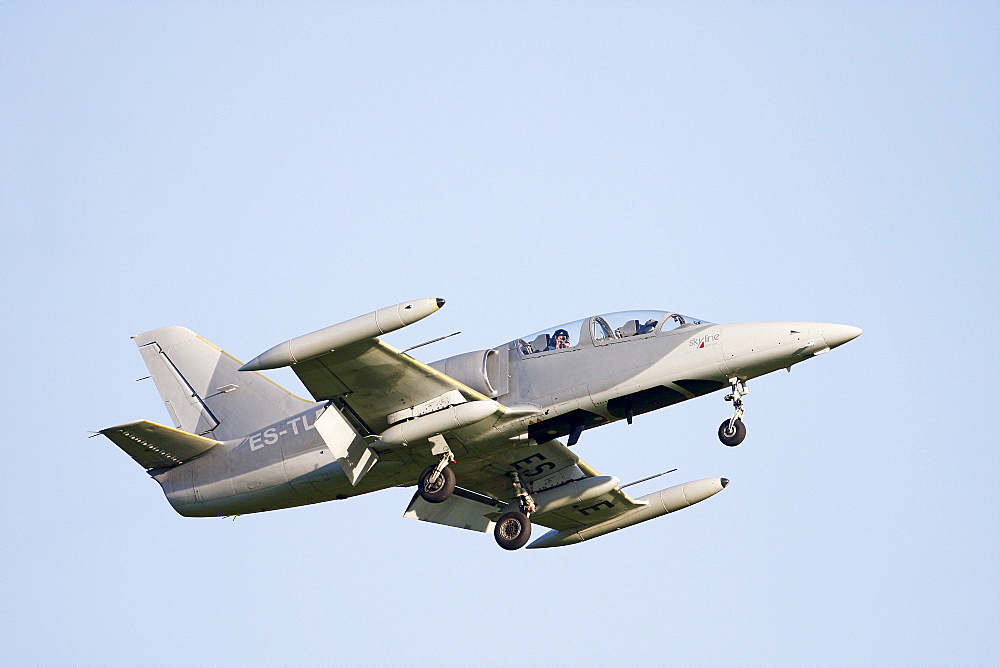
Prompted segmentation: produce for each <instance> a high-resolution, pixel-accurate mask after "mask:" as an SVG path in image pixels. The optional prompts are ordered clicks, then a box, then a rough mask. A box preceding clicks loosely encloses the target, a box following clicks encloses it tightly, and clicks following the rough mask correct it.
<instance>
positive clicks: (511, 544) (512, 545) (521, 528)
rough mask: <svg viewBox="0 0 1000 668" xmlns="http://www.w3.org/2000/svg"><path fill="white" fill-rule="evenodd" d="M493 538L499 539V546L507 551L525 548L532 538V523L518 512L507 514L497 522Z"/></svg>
mask: <svg viewBox="0 0 1000 668" xmlns="http://www.w3.org/2000/svg"><path fill="white" fill-rule="evenodd" d="M493 537H494V538H496V539H497V545H499V546H500V547H502V548H503V549H505V550H516V549H518V548H520V547H524V544H525V543H527V542H528V539H529V538H531V521H530V520H529V519H528V516H527V515H525V514H524V513H519V512H517V511H516V510H515V511H512V512H509V513H505V514H503V515H501V516H500V519H498V520H497V525H496V526H495V527H494V528H493Z"/></svg>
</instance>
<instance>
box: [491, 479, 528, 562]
mask: <svg viewBox="0 0 1000 668" xmlns="http://www.w3.org/2000/svg"><path fill="white" fill-rule="evenodd" d="M511 480H512V481H513V483H514V494H515V496H516V497H517V504H518V507H519V508H520V510H519V511H518V510H512V511H510V512H509V513H504V514H503V515H501V516H500V519H498V520H497V524H496V527H494V529H493V537H494V538H496V540H497V545H499V546H500V547H502V548H503V549H505V550H516V549H518V548H521V547H524V545H525V543H527V542H528V539H529V538H531V520H529V519H528V517H529V516H530V515H531V513H532V512H533V511H534V510H535V508H536V507H537V506H536V505H535V500H534V499H532V498H531V495H530V494H528V492H527V491H525V489H524V487H523V486H522V485H521V478H520V477H519V476H518V475H517V473H516V472H513V473H511Z"/></svg>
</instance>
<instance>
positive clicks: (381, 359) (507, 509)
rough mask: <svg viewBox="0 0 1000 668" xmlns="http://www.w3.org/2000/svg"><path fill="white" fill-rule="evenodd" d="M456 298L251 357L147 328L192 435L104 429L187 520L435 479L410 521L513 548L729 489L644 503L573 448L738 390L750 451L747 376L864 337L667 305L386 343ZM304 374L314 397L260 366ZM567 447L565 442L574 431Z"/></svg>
mask: <svg viewBox="0 0 1000 668" xmlns="http://www.w3.org/2000/svg"><path fill="white" fill-rule="evenodd" d="M444 303H445V302H444V300H443V299H435V298H429V299H418V300H415V301H409V302H403V303H401V304H397V305H395V306H389V307H386V308H383V309H380V310H378V311H374V312H372V313H369V314H367V315H364V316H360V317H358V318H354V319H352V320H347V321H345V322H342V323H340V324H337V325H333V326H331V327H327V328H325V329H321V330H319V331H316V332H313V333H311V334H306V335H304V336H299V337H297V338H294V339H291V340H289V341H285V342H284V343H281V344H279V345H276V346H274V347H272V348H270V349H268V350H267V351H265V352H263V353H261V354H260V355H258V356H257V357H255V358H254V359H253V360H251V361H250V362H248V363H246V364H243V363H241V362H239V361H237V360H236V359H235V358H234V357H232V356H231V355H229V354H228V353H226V352H224V351H222V350H221V349H219V348H217V347H215V346H214V345H212V344H211V343H209V342H208V341H206V340H205V339H203V338H201V337H200V336H198V335H197V334H195V333H194V332H192V331H190V330H188V329H185V328H183V327H164V328H161V329H155V330H152V331H149V332H146V333H145V334H140V335H138V336H135V337H133V338H134V340H135V342H136V345H137V346H138V347H139V351H140V353H141V354H142V357H143V360H144V361H145V363H146V365H147V367H148V368H149V372H150V375H151V377H152V379H153V381H154V382H155V384H156V387H157V390H158V391H159V393H160V395H161V397H162V399H163V401H164V403H165V404H166V407H167V411H168V413H169V414H170V417H171V419H172V420H173V423H174V428H171V427H167V426H164V425H160V424H157V423H154V422H149V421H145V420H143V421H138V422H131V423H128V424H123V425H119V426H117V427H110V428H108V429H104V430H102V432H101V433H103V434H104V435H106V436H107V437H108V438H109V439H111V440H112V441H113V442H114V443H115V444H116V445H118V446H119V447H120V448H121V449H122V450H124V451H125V452H126V453H127V454H128V455H130V456H131V457H132V458H133V459H135V461H136V462H138V463H139V464H140V465H141V466H142V467H143V468H145V469H146V471H147V472H148V474H149V475H150V476H151V477H152V478H153V479H154V480H156V482H158V483H159V484H160V486H161V487H162V489H163V492H164V494H165V495H166V497H167V500H168V501H169V502H170V504H171V506H173V508H174V509H175V510H176V511H177V512H178V513H180V514H181V515H184V516H187V517H219V516H229V515H241V514H245V513H256V512H263V511H267V510H276V509H279V508H289V507H293V506H301V505H306V504H311V503H319V502H323V501H330V500H334V499H346V498H348V497H352V496H356V495H359V494H365V493H368V492H374V491H377V490H381V489H386V488H389V487H396V486H403V487H408V486H413V485H416V486H417V491H416V493H415V494H414V495H413V498H412V500H411V501H410V504H409V506H408V507H407V508H406V511H405V513H404V516H405V517H409V518H414V519H419V520H424V521H428V522H436V523H439V524H445V525H449V526H454V527H460V528H464V529H470V530H475V531H481V532H490V531H491V530H492V531H493V534H494V537H495V539H496V541H497V543H498V544H499V545H500V546H501V547H502V548H504V549H507V550H516V549H518V548H520V547H522V546H524V545H525V544H526V543H527V541H528V539H529V536H530V534H531V525H532V524H533V523H534V524H539V525H542V526H545V527H547V528H548V529H549V531H548V533H546V534H544V535H542V536H541V537H540V538H538V539H537V540H535V541H534V542H533V543H532V544H531V545H530V546H529V547H531V548H541V547H556V546H561V545H569V544H572V543H577V542H580V541H584V540H589V539H591V538H595V537H597V536H601V535H604V534H607V533H609V532H612V531H616V530H618V529H622V528H625V527H628V526H632V525H635V524H638V523H640V522H645V521H646V520H650V519H653V518H655V517H659V516H661V515H664V514H667V513H670V512H674V511H677V510H680V509H682V508H685V507H687V506H690V505H692V504H694V503H697V502H699V501H702V500H704V499H706V498H708V497H710V496H712V495H714V494H716V493H718V492H720V491H721V490H722V489H723V488H724V487H725V486H726V484H727V483H728V480H727V479H726V478H708V479H705V480H696V481H692V482H687V483H684V484H681V485H676V486H673V487H670V488H667V489H664V490H661V491H658V492H655V493H653V494H648V495H646V496H642V497H639V498H633V497H631V496H629V494H628V493H627V492H625V491H624V487H627V485H621V484H620V481H619V479H618V478H616V477H613V476H606V475H600V474H598V473H597V471H595V470H594V469H593V468H591V467H590V466H589V465H587V464H586V463H585V462H583V461H582V460H581V459H580V458H579V457H577V456H576V455H575V454H574V453H573V452H572V451H571V450H570V447H572V446H574V445H576V443H577V442H578V441H579V440H580V437H581V435H582V434H583V432H584V431H586V430H588V429H592V428H594V427H599V426H601V425H605V424H609V423H611V422H615V421H618V420H626V421H628V422H629V423H631V422H632V419H633V418H634V417H635V416H636V415H641V414H643V413H648V412H650V411H653V410H656V409H658V408H664V407H666V406H671V405H673V404H677V403H680V402H682V401H686V400H688V399H691V398H694V397H698V396H701V395H705V394H709V393H712V392H716V391H719V390H726V389H728V395H727V396H726V400H727V401H729V402H731V403H732V414H731V415H730V417H728V418H727V419H726V420H725V421H724V422H723V423H722V424H721V425H720V427H719V431H718V435H719V438H720V440H721V441H722V442H723V443H724V444H726V445H729V446H735V445H738V444H739V443H740V442H742V441H743V439H744V437H745V435H746V428H745V426H744V424H743V416H744V411H745V406H744V399H743V397H744V395H745V394H746V392H747V381H749V380H750V379H753V378H756V377H758V376H761V375H763V374H766V373H771V372H772V371H776V370H779V369H784V368H787V369H789V370H790V369H791V366H792V365H794V364H798V363H799V362H802V361H804V360H807V359H812V358H813V357H815V356H817V355H821V354H823V353H826V352H828V351H830V350H831V349H832V348H836V347H837V346H840V345H842V344H844V343H846V342H848V341H850V340H851V339H854V338H855V337H857V336H858V335H860V334H861V330H860V329H858V328H857V327H851V326H849V325H837V324H829V323H818V322H758V323H742V324H715V323H711V322H707V321H704V320H701V319H699V318H692V317H689V316H686V315H682V314H679V313H674V312H669V311H625V312H618V313H608V314H603V315H595V316H591V317H587V318H583V319H581V320H577V321H574V322H571V323H566V324H562V325H557V326H555V327H549V328H547V329H544V330H541V331H539V332H535V333H533V334H530V335H528V336H524V337H521V338H517V339H514V340H513V341H510V342H509V343H505V344H503V345H500V346H497V347H495V348H487V349H484V350H477V351H474V352H468V353H464V354H461V355H457V356H454V357H449V358H447V359H443V360H440V361H438V362H434V363H433V364H429V365H428V364H424V363H422V362H420V361H418V360H417V359H415V358H414V357H412V356H411V355H409V354H407V350H411V349H407V350H404V351H400V350H397V349H396V348H394V347H392V346H390V345H388V344H386V343H385V342H383V341H381V340H380V339H379V338H378V337H379V336H381V335H383V334H386V333H388V332H392V331H395V330H398V329H401V328H403V327H405V326H407V325H409V324H412V323H414V322H416V321H418V320H421V319H422V318H425V317H427V316H429V315H431V314H432V313H434V312H435V311H437V310H438V309H440V308H441V307H442V306H443V305H444ZM280 367H291V369H292V370H293V371H294V372H295V374H296V375H297V376H298V378H299V379H300V380H301V381H302V383H303V385H304V386H305V388H306V390H307V391H308V392H309V394H310V395H311V396H312V400H305V399H301V398H299V397H297V396H295V395H293V394H292V393H290V392H288V391H287V390H285V389H284V388H282V387H280V386H278V385H277V384H275V383H273V382H272V381H270V380H269V379H268V378H267V377H266V376H264V375H263V374H261V373H260V372H261V371H265V370H268V369H276V368H280ZM563 437H565V438H566V441H565V444H564V443H563V442H561V441H560V440H558V439H560V438H563Z"/></svg>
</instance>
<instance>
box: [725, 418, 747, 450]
mask: <svg viewBox="0 0 1000 668" xmlns="http://www.w3.org/2000/svg"><path fill="white" fill-rule="evenodd" d="M746 437H747V428H746V427H745V426H744V425H743V420H737V421H736V423H735V424H734V425H733V429H731V430H730V429H729V420H726V421H725V422H723V423H722V424H721V425H720V426H719V440H720V441H722V443H723V444H724V445H728V446H729V447H731V448H732V447H734V446H737V445H739V444H740V443H742V442H743V439H744V438H746Z"/></svg>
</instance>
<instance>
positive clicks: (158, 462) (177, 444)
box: [101, 420, 219, 470]
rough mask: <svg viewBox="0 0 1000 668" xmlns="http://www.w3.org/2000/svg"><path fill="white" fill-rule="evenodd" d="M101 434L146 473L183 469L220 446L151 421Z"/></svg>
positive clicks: (134, 423) (215, 442) (127, 425)
mask: <svg viewBox="0 0 1000 668" xmlns="http://www.w3.org/2000/svg"><path fill="white" fill-rule="evenodd" d="M101 433H102V434H104V435H105V436H107V437H108V438H110V439H111V440H112V442H114V444H115V445H117V446H118V447H119V448H121V449H122V450H124V451H125V454H127V455H128V456H129V457H131V458H132V459H134V460H135V461H136V462H138V463H139V465H140V466H142V468H144V469H146V470H152V469H169V468H173V467H175V466H180V465H181V464H183V463H184V462H186V461H188V460H189V459H194V458H195V457H197V456H198V455H200V454H202V453H203V452H207V451H208V450H211V449H212V448H213V447H215V446H216V445H218V444H219V442H218V441H214V440H212V439H210V438H205V437H204V436H197V435H195V434H189V433H187V432H186V431H180V430H177V429H171V428H170V427H164V426H163V425H162V424H156V423H155V422H149V421H148V420H140V421H138V422H130V423H128V424H122V425H118V426H117V427H108V428H107V429H102V430H101Z"/></svg>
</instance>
